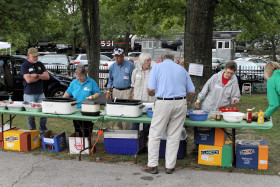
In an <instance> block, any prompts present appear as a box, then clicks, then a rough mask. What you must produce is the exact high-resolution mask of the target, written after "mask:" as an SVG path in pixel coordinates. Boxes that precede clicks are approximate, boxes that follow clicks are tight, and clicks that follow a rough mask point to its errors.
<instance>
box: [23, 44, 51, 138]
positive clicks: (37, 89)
mask: <svg viewBox="0 0 280 187" xmlns="http://www.w3.org/2000/svg"><path fill="white" fill-rule="evenodd" d="M38 55H39V54H38V50H37V49H35V48H33V47H32V48H29V49H28V52H27V57H28V60H27V61H25V62H24V63H23V64H22V65H21V69H20V72H21V75H22V76H23V78H24V81H23V86H24V95H23V98H24V101H27V102H36V103H41V102H42V100H43V98H45V95H44V91H43V80H49V79H50V75H49V73H48V72H47V70H46V68H45V66H44V64H43V63H42V62H38V61H37V60H38ZM27 120H28V129H29V130H35V129H36V123H35V117H33V116H28V117H27ZM39 125H40V126H39V131H40V134H42V133H44V132H45V131H47V130H48V129H47V118H43V117H41V118H40V121H39Z"/></svg>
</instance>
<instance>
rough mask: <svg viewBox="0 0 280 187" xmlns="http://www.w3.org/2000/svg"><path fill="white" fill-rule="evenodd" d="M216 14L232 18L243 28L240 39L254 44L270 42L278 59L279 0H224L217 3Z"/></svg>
mask: <svg viewBox="0 0 280 187" xmlns="http://www.w3.org/2000/svg"><path fill="white" fill-rule="evenodd" d="M216 14H217V15H219V16H220V17H228V18H230V20H231V21H232V25H236V26H239V27H240V28H241V30H242V33H241V34H239V35H238V39H240V40H245V41H247V42H251V43H252V44H254V43H258V44H264V45H266V46H267V44H269V47H270V49H271V54H272V55H273V59H274V60H276V49H277V47H279V33H280V32H279V31H280V26H279V23H280V19H279V17H280V1H279V0H247V1H240V0H224V1H221V3H219V4H218V5H217V12H216Z"/></svg>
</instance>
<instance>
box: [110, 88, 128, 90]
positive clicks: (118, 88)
mask: <svg viewBox="0 0 280 187" xmlns="http://www.w3.org/2000/svg"><path fill="white" fill-rule="evenodd" d="M113 88H116V87H113ZM130 88H131V87H127V88H116V89H117V90H128V89H130Z"/></svg>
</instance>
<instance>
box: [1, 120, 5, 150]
mask: <svg viewBox="0 0 280 187" xmlns="http://www.w3.org/2000/svg"><path fill="white" fill-rule="evenodd" d="M1 124H2V129H1V130H2V139H1V142H3V147H4V135H3V134H4V129H3V128H4V114H1Z"/></svg>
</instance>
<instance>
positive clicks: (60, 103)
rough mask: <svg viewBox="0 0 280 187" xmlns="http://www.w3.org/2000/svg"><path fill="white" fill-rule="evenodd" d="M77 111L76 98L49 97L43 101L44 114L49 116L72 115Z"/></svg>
mask: <svg viewBox="0 0 280 187" xmlns="http://www.w3.org/2000/svg"><path fill="white" fill-rule="evenodd" d="M76 111H77V101H76V99H74V98H58V97H48V98H45V99H43V101H42V112H43V113H48V114H72V113H75V112H76Z"/></svg>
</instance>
